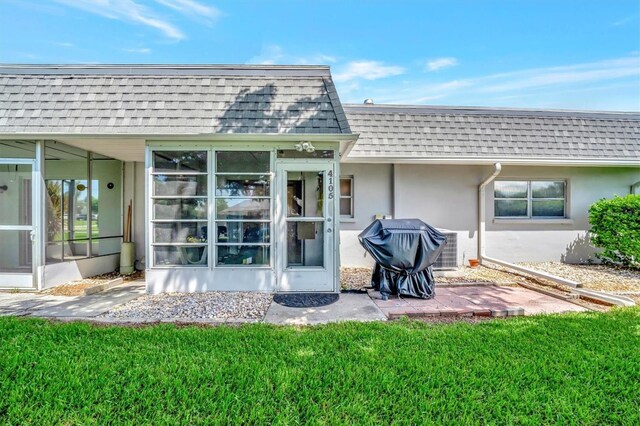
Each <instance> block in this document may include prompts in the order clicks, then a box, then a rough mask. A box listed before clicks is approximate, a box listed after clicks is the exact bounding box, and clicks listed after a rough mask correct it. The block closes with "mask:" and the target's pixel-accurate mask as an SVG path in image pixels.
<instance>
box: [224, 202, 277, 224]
mask: <svg viewBox="0 0 640 426" xmlns="http://www.w3.org/2000/svg"><path fill="white" fill-rule="evenodd" d="M216 217H217V218H218V219H223V220H224V219H259V220H268V219H269V218H270V217H271V201H270V200H269V199H256V198H217V199H216Z"/></svg>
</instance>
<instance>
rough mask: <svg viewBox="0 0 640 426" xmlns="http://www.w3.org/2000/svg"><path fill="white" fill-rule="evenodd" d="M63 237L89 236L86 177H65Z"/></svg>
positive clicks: (84, 237)
mask: <svg viewBox="0 0 640 426" xmlns="http://www.w3.org/2000/svg"><path fill="white" fill-rule="evenodd" d="M62 190H63V198H64V203H65V205H64V206H63V207H64V211H63V229H62V231H63V239H64V240H84V239H87V238H89V216H88V215H89V187H88V181H87V180H86V179H77V180H76V179H68V180H67V179H65V180H64V181H63V183H62Z"/></svg>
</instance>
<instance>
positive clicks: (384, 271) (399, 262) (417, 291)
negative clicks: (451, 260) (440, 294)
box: [358, 219, 447, 299]
mask: <svg viewBox="0 0 640 426" xmlns="http://www.w3.org/2000/svg"><path fill="white" fill-rule="evenodd" d="M358 239H359V240H360V244H361V245H362V247H364V249H365V250H366V251H367V252H368V253H369V254H370V255H371V257H373V259H374V260H375V261H376V267H375V269H374V271H373V277H372V278H371V281H372V284H373V286H374V288H375V289H376V290H378V291H380V293H381V294H382V296H383V298H385V299H386V298H387V296H388V295H390V294H399V295H402V296H413V297H419V298H421V299H431V298H433V297H434V296H435V290H434V284H435V281H434V279H433V272H432V271H431V265H433V264H434V263H435V262H436V260H437V259H438V256H440V253H441V252H442V250H443V249H444V246H445V245H446V244H447V237H445V236H444V235H443V234H442V233H441V232H440V231H438V230H437V229H435V228H434V227H432V226H429V225H427V224H426V223H424V222H423V221H421V220H419V219H391V220H387V219H378V220H376V221H374V222H373V223H372V224H371V225H369V226H368V227H367V228H366V229H365V230H364V231H362V232H361V233H360V235H358Z"/></svg>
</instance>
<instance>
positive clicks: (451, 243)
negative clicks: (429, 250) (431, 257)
mask: <svg viewBox="0 0 640 426" xmlns="http://www.w3.org/2000/svg"><path fill="white" fill-rule="evenodd" d="M441 232H442V233H443V234H444V235H445V236H446V237H447V245H446V246H445V247H444V250H443V251H442V254H440V257H439V258H438V260H436V263H434V264H433V269H434V270H442V269H456V268H457V267H458V234H457V233H456V232H447V231H443V230H441Z"/></svg>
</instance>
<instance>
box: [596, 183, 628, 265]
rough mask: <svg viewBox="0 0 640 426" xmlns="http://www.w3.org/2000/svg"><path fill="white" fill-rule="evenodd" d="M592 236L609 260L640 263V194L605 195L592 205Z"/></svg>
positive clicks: (609, 261)
mask: <svg viewBox="0 0 640 426" xmlns="http://www.w3.org/2000/svg"><path fill="white" fill-rule="evenodd" d="M589 222H590V223H591V240H592V242H593V244H594V245H595V246H596V247H599V248H601V249H602V252H601V253H599V254H598V257H600V259H602V260H603V261H604V262H606V263H613V264H618V265H623V266H628V267H635V268H638V267H640V195H627V196H624V197H619V196H615V197H614V198H613V199H610V200H607V199H602V200H600V201H598V202H596V203H594V204H592V205H591V207H590V208H589Z"/></svg>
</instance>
